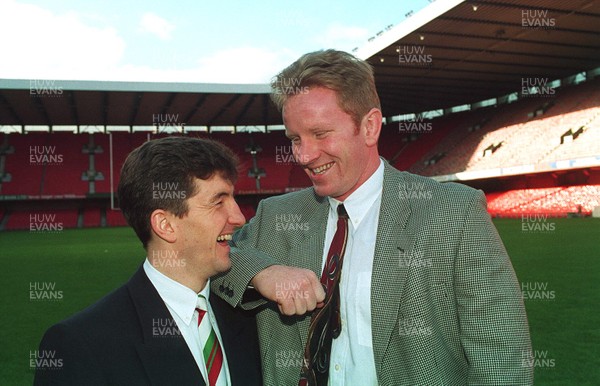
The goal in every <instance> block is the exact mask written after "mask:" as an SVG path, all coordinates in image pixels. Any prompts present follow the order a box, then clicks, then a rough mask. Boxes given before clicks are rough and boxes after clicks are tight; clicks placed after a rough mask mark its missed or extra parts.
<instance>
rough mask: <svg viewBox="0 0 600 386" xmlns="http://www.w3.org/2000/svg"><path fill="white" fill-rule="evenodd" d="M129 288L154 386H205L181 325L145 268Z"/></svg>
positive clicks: (142, 353)
mask: <svg viewBox="0 0 600 386" xmlns="http://www.w3.org/2000/svg"><path fill="white" fill-rule="evenodd" d="M127 287H128V289H129V293H130V296H131V300H132V302H133V304H134V306H135V310H136V312H137V316H138V322H139V325H140V329H141V333H142V338H143V339H142V341H141V342H140V343H138V344H137V347H136V349H137V352H138V355H139V357H140V360H141V362H142V364H143V365H144V369H145V370H146V373H147V375H148V378H149V379H150V382H151V384H153V385H166V384H181V385H183V384H197V385H204V379H203V377H202V374H201V373H200V370H199V369H198V366H197V365H196V361H195V360H194V357H193V355H192V353H191V352H190V350H189V348H188V346H187V344H186V343H185V340H184V339H183V336H182V335H181V333H180V332H179V329H178V328H177V323H176V322H175V320H173V318H172V316H171V314H170V312H169V310H168V309H167V306H166V305H165V304H164V302H163V300H162V299H161V297H160V295H159V294H158V292H157V291H156V289H155V288H154V286H153V285H152V283H151V282H150V280H149V279H148V277H147V276H146V273H145V272H144V270H143V268H142V267H140V268H139V269H138V271H137V272H136V273H135V275H134V276H133V277H132V278H131V280H130V281H129V283H128V284H127Z"/></svg>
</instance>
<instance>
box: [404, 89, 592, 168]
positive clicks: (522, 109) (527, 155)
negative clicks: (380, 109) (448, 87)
mask: <svg viewBox="0 0 600 386" xmlns="http://www.w3.org/2000/svg"><path fill="white" fill-rule="evenodd" d="M599 85H600V82H599V81H598V80H595V81H593V82H588V83H585V84H583V85H578V86H571V87H564V88H558V89H557V90H556V95H555V97H553V98H542V97H530V98H523V99H521V100H520V101H518V102H515V103H512V104H510V105H504V106H500V107H498V108H486V109H482V110H480V111H474V112H473V114H472V116H471V117H470V118H469V119H467V120H466V121H465V122H464V123H463V124H462V125H460V126H459V127H457V128H456V129H455V130H452V131H451V132H450V133H449V134H448V135H447V136H445V137H444V138H443V139H442V140H440V141H439V142H438V143H437V145H436V146H433V147H432V148H431V149H430V150H429V151H428V152H427V153H426V154H425V155H424V156H423V157H421V159H420V160H419V162H416V163H415V164H413V165H412V166H411V167H409V170H410V171H412V172H415V173H419V174H423V175H427V176H436V175H445V174H451V173H458V172H464V171H473V170H486V169H492V168H497V167H499V165H502V167H510V166H518V165H527V164H538V163H540V162H542V161H549V160H557V159H560V158H563V157H568V158H571V159H572V158H578V157H583V156H586V155H597V154H600V153H599V152H598V148H600V145H598V144H597V143H598V141H595V142H594V139H595V138H597V135H598V133H597V132H598V125H599V124H598V119H599V116H600V107H599V106H597V104H598V101H599V100H600V86H599ZM541 110H543V111H544V113H543V114H542V115H538V116H532V115H534V114H535V113H536V111H541ZM482 114H485V115H484V116H483V118H484V119H486V120H487V122H486V123H485V124H484V125H483V126H482V128H481V129H479V130H475V131H472V130H470V128H471V127H472V123H473V122H475V121H477V120H478V119H480V117H482ZM486 115H487V116H486ZM433 124H434V125H437V121H434V122H433ZM579 129H582V130H581V132H580V133H579V134H578V135H577V137H574V136H572V138H573V139H572V140H571V141H566V142H565V141H564V140H563V138H564V137H565V134H566V133H568V132H569V130H570V131H572V132H573V133H575V132H577V131H578V130H579ZM584 134H585V136H584ZM567 136H568V135H567ZM588 138H589V140H588ZM532 144H534V146H532ZM486 149H490V151H489V152H488V153H487V154H485V151H486ZM436 154H444V157H442V158H440V159H439V160H438V161H437V162H435V163H433V164H427V160H429V159H431V158H432V157H434V156H435V155H436ZM484 154H485V155H484Z"/></svg>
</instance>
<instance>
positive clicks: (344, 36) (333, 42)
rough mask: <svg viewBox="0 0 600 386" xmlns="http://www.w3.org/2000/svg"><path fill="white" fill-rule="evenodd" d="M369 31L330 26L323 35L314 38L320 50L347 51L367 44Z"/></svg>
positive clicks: (350, 27) (338, 24)
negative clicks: (334, 49)
mask: <svg viewBox="0 0 600 386" xmlns="http://www.w3.org/2000/svg"><path fill="white" fill-rule="evenodd" d="M368 37H369V31H368V30H367V29H366V28H361V27H352V26H345V25H342V24H340V23H334V24H331V25H330V26H329V27H327V29H326V30H325V32H324V33H322V34H319V36H318V37H317V38H316V41H317V43H318V44H319V45H320V46H321V47H322V48H336V49H339V50H346V51H349V50H351V49H353V48H354V47H359V46H362V45H364V44H365V43H366V42H367V39H368Z"/></svg>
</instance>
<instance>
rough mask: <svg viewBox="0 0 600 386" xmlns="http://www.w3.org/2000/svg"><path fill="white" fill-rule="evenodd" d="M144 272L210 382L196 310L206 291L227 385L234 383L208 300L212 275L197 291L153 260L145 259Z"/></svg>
mask: <svg viewBox="0 0 600 386" xmlns="http://www.w3.org/2000/svg"><path fill="white" fill-rule="evenodd" d="M144 272H146V275H147V276H148V279H150V282H151V283H152V285H153V286H154V288H156V291H158V294H159V295H160V297H161V298H162V300H163V302H165V305H166V306H167V309H168V310H169V312H170V313H171V316H172V317H173V319H174V320H175V323H177V327H178V328H179V331H180V332H181V335H182V336H183V339H184V340H185V343H186V344H187V345H188V348H189V349H190V351H191V353H192V355H193V356H194V359H195V360H196V365H198V368H199V369H200V372H201V373H202V377H204V382H205V383H206V384H207V385H208V373H207V371H206V364H205V363H204V357H203V355H202V348H201V344H202V343H201V340H200V333H199V330H198V323H197V321H198V319H197V314H196V303H197V301H198V295H203V296H204V297H205V298H206V300H207V303H208V316H209V318H210V321H211V324H212V326H213V328H214V330H215V334H216V335H217V337H218V338H219V342H220V343H221V348H222V351H223V367H222V368H221V371H225V375H226V378H225V379H227V385H231V378H230V376H229V366H228V365H227V355H226V353H225V349H224V348H223V339H221V333H220V332H219V327H218V325H217V321H216V319H215V314H214V312H213V311H212V308H211V305H210V302H209V301H208V300H209V295H210V279H209V280H207V282H206V285H205V286H204V288H203V289H202V291H200V292H199V293H195V292H194V291H193V290H192V289H190V288H188V287H186V286H184V285H182V284H181V283H178V282H176V281H175V280H173V279H171V278H169V277H167V276H165V275H164V274H162V273H161V272H159V271H158V270H157V269H156V268H154V267H153V266H152V264H150V262H149V261H148V259H146V261H145V262H144Z"/></svg>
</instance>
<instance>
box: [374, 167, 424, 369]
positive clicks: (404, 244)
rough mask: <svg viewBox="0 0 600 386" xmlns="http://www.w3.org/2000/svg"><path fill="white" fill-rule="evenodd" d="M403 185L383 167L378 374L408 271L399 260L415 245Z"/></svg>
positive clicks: (376, 266) (377, 305)
mask: <svg viewBox="0 0 600 386" xmlns="http://www.w3.org/2000/svg"><path fill="white" fill-rule="evenodd" d="M402 181H403V177H402V174H401V173H400V172H398V171H397V170H395V169H393V168H392V167H391V166H390V165H389V164H388V163H385V169H384V178H383V195H382V198H381V209H380V211H379V224H378V227H377V239H376V240H377V241H376V244H375V256H374V260H373V272H372V276H371V283H372V284H371V323H372V326H371V329H372V331H373V353H374V356H375V363H376V365H377V372H378V373H380V372H381V368H380V366H381V364H382V362H383V360H382V358H383V356H384V354H385V351H386V349H387V345H388V342H389V341H390V336H391V335H392V333H393V332H394V330H395V329H396V328H397V327H396V324H397V320H398V312H399V308H400V299H401V296H402V291H403V288H404V283H405V280H406V274H407V271H408V268H406V267H405V266H401V264H400V259H399V258H400V257H401V256H402V255H404V256H411V253H412V250H413V248H414V243H415V237H414V235H413V234H411V233H410V230H409V229H407V223H408V219H409V217H410V214H411V211H410V205H409V203H408V202H407V201H406V199H400V197H401V195H400V190H401V189H402V186H403V184H402ZM403 196H404V197H406V195H403Z"/></svg>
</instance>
